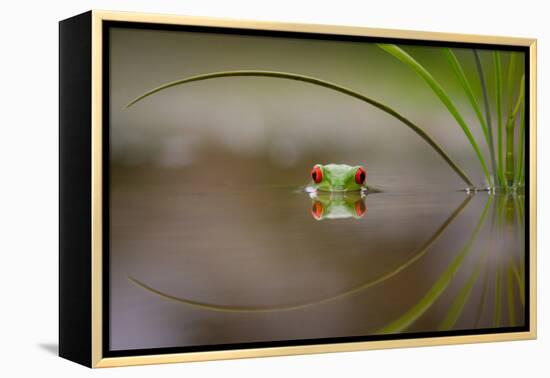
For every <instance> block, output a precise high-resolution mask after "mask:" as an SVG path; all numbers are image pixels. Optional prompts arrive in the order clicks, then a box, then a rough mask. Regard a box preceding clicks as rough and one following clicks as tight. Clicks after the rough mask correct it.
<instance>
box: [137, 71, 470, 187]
mask: <svg viewBox="0 0 550 378" xmlns="http://www.w3.org/2000/svg"><path fill="white" fill-rule="evenodd" d="M245 76H248V77H250V76H255V77H273V78H279V79H287V80H295V81H301V82H306V83H310V84H314V85H318V86H321V87H324V88H328V89H332V90H334V91H337V92H340V93H343V94H346V95H348V96H351V97H354V98H356V99H358V100H361V101H363V102H366V103H368V104H370V105H372V106H374V107H376V108H378V109H380V110H382V111H383V112H385V113H387V114H389V115H391V116H392V117H394V118H396V119H398V120H399V121H401V122H402V123H403V124H405V125H406V126H408V127H409V129H411V130H412V131H413V132H415V133H416V134H417V135H418V136H419V137H420V138H422V139H423V140H424V141H425V142H426V143H428V144H429V145H430V147H432V148H433V149H434V150H435V151H436V152H437V153H438V154H439V156H440V157H441V158H442V159H443V160H444V161H445V162H446V163H447V164H448V165H449V166H450V167H451V169H452V170H453V171H455V172H456V174H457V175H459V176H460V178H461V179H462V180H463V181H464V182H465V183H466V184H467V185H468V186H469V187H472V186H473V184H472V181H471V180H470V179H469V178H468V176H467V175H466V174H465V173H464V172H463V171H462V169H460V168H459V167H458V165H456V163H455V162H454V161H453V160H452V159H451V158H450V157H449V156H448V155H447V153H446V152H445V151H443V149H442V148H441V147H440V146H439V145H438V144H437V143H436V142H435V141H434V140H433V139H432V137H430V136H429V135H428V134H427V133H426V132H425V131H424V130H423V129H422V128H421V127H420V126H418V125H416V124H415V123H414V122H412V121H411V120H409V119H408V118H406V117H404V116H403V115H401V114H400V113H398V112H397V111H396V110H394V109H392V108H391V107H389V106H387V105H385V104H382V103H381V102H378V101H376V100H374V99H372V98H370V97H368V96H366V95H364V94H361V93H358V92H356V91H353V90H351V89H349V88H346V87H343V86H340V85H337V84H334V83H331V82H328V81H325V80H321V79H317V78H314V77H311V76H305V75H298V74H293V73H288V72H277V71H223V72H213V73H209V74H204V75H197V76H191V77H187V78H184V79H180V80H176V81H173V82H170V83H166V84H163V85H161V86H159V87H156V88H153V89H151V90H150V91H148V92H146V93H144V94H142V95H141V96H139V97H136V98H135V99H133V100H132V101H130V103H129V104H128V105H126V107H127V108H129V107H131V106H132V105H134V104H136V103H137V102H139V101H141V100H143V99H144V98H146V97H148V96H151V95H153V94H155V93H157V92H160V91H162V90H165V89H168V88H172V87H175V86H178V85H182V84H186V83H191V82H196V81H203V80H210V79H215V78H220V77H245Z"/></svg>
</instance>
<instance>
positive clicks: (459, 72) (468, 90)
mask: <svg viewBox="0 0 550 378" xmlns="http://www.w3.org/2000/svg"><path fill="white" fill-rule="evenodd" d="M443 54H444V55H445V57H446V58H447V61H448V62H449V64H450V66H451V68H452V69H453V72H454V74H455V76H456V78H457V79H458V81H459V83H460V86H461V87H462V89H463V90H464V93H465V94H466V97H467V98H468V101H469V102H470V105H471V106H472V109H473V110H474V112H475V114H476V117H477V119H478V120H479V124H480V125H481V129H482V131H483V136H484V137H485V142H486V143H487V147H488V148H489V149H491V144H492V143H491V140H490V138H489V130H488V128H487V123H486V121H485V118H483V115H482V113H481V109H480V108H479V105H478V102H477V99H476V97H475V95H474V91H473V90H472V86H471V85H470V82H469V81H468V78H467V77H466V74H465V73H464V69H463V68H462V65H461V64H460V62H459V61H458V59H457V57H456V55H455V54H454V53H453V51H452V50H451V49H450V48H444V49H443ZM494 173H495V171H494V167H493V174H494ZM489 184H490V185H491V186H493V185H494V182H493V179H492V177H491V180H490V181H489Z"/></svg>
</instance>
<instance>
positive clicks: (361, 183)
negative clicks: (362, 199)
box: [311, 164, 367, 192]
mask: <svg viewBox="0 0 550 378" xmlns="http://www.w3.org/2000/svg"><path fill="white" fill-rule="evenodd" d="M311 179H312V182H311V188H313V189H315V190H317V191H322V192H351V191H361V190H362V189H366V180H367V174H366V171H365V169H364V168H363V167H361V166H359V165H356V166H350V165H346V164H326V165H322V164H315V165H314V166H313V169H312V170H311Z"/></svg>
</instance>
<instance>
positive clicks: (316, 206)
mask: <svg viewBox="0 0 550 378" xmlns="http://www.w3.org/2000/svg"><path fill="white" fill-rule="evenodd" d="M323 210H324V207H323V204H322V203H321V202H319V201H315V202H314V203H313V206H311V215H313V218H315V219H317V220H319V219H321V217H322V216H323Z"/></svg>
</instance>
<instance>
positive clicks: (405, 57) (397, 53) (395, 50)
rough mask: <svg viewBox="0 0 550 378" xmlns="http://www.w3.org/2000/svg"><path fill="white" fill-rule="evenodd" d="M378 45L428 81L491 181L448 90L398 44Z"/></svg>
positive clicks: (480, 155) (483, 161) (481, 155)
mask: <svg viewBox="0 0 550 378" xmlns="http://www.w3.org/2000/svg"><path fill="white" fill-rule="evenodd" d="M378 46H379V47H380V48H381V49H383V50H384V51H386V52H388V53H390V54H391V55H393V56H394V57H396V58H397V59H399V60H400V61H402V62H403V63H405V64H406V65H408V66H409V67H411V68H412V69H413V70H414V71H415V72H416V73H417V74H418V75H419V76H420V77H421V78H423V79H424V81H426V83H427V84H428V85H429V86H430V88H431V89H432V91H433V92H434V93H435V94H436V95H437V97H439V99H440V100H441V102H442V103H443V104H444V105H445V107H446V108H447V110H449V112H450V113H451V115H452V116H453V117H454V119H455V120H456V121H457V123H458V124H459V125H460V127H461V128H462V131H463V132H464V134H465V135H466V138H467V139H468V141H469V142H470V144H471V146H472V148H473V149H474V151H475V154H476V156H477V158H478V160H479V163H480V164H481V168H482V170H483V173H484V174H485V179H486V180H487V182H489V183H490V182H491V175H490V174H489V170H488V169H487V164H486V163H485V158H484V157H483V154H482V153H481V150H480V149H479V146H478V145H477V142H476V140H475V138H474V136H473V135H472V133H471V131H470V128H469V127H468V125H467V124H466V121H464V118H463V117H462V115H461V114H460V112H459V111H458V109H457V108H456V106H455V105H454V103H453V102H452V101H451V98H450V97H449V95H448V94H447V92H446V91H445V90H444V89H443V87H442V86H441V85H440V84H439V82H438V81H437V80H436V79H435V78H434V77H433V76H432V74H431V73H430V72H428V70H426V69H425V68H424V66H422V65H421V64H420V63H418V62H417V61H416V60H415V59H414V58H413V57H412V56H410V55H409V54H407V53H406V52H405V51H404V50H402V49H401V48H399V47H398V46H396V45H389V44H381V43H379V44H378Z"/></svg>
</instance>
